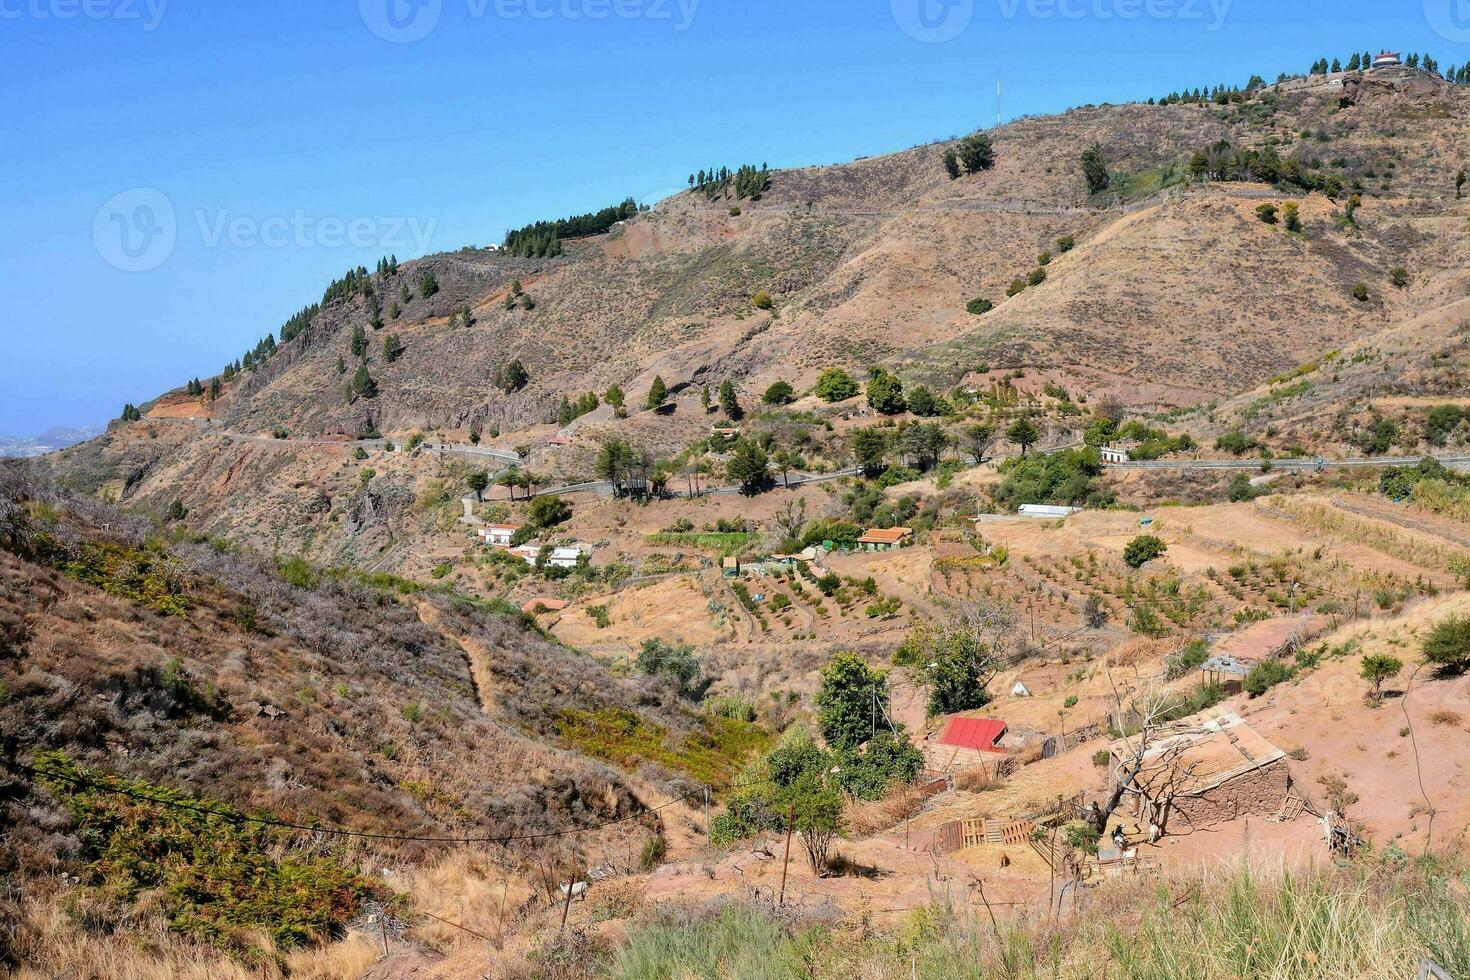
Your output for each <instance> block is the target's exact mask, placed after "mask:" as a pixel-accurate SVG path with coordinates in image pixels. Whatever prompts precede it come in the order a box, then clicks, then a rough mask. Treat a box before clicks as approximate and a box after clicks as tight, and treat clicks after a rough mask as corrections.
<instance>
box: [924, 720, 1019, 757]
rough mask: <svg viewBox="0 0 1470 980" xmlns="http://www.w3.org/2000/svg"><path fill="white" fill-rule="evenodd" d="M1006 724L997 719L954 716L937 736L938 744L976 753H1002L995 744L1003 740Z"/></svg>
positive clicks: (1003, 750)
mask: <svg viewBox="0 0 1470 980" xmlns="http://www.w3.org/2000/svg"><path fill="white" fill-rule="evenodd" d="M1006 730H1007V728H1006V723H1005V722H1003V721H1001V720H1000V719H998V718H961V717H959V716H955V717H953V718H951V719H950V720H949V723H948V724H946V725H945V726H944V731H943V732H941V733H940V734H939V744H940V745H948V746H951V747H953V748H959V749H974V750H975V751H977V752H1000V753H1004V752H1005V749H1002V748H1001V747H1000V746H999V745H998V744H997V743H998V742H1000V740H1001V739H1003V738H1005V734H1006Z"/></svg>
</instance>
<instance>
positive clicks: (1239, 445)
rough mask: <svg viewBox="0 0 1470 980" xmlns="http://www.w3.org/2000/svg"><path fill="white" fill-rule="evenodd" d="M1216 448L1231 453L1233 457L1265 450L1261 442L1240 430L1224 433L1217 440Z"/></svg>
mask: <svg viewBox="0 0 1470 980" xmlns="http://www.w3.org/2000/svg"><path fill="white" fill-rule="evenodd" d="M1215 448H1216V449H1218V450H1219V451H1221V452H1226V453H1229V454H1230V455H1232V456H1244V455H1245V454H1246V453H1249V452H1254V451H1255V450H1257V449H1261V448H1263V446H1262V443H1261V442H1260V441H1259V440H1257V439H1254V438H1252V437H1250V436H1248V435H1246V434H1245V433H1244V432H1241V431H1240V430H1239V429H1232V430H1231V431H1229V432H1225V433H1222V434H1221V435H1220V436H1219V437H1218V438H1217V439H1216V440H1215Z"/></svg>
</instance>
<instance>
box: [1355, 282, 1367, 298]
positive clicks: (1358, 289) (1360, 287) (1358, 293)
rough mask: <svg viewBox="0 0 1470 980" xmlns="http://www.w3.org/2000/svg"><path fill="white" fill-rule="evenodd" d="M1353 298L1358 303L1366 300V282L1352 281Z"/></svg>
mask: <svg viewBox="0 0 1470 980" xmlns="http://www.w3.org/2000/svg"><path fill="white" fill-rule="evenodd" d="M1353 299H1355V300H1357V301H1358V302H1359V303H1366V302H1368V284H1367V283H1366V282H1355V283H1353Z"/></svg>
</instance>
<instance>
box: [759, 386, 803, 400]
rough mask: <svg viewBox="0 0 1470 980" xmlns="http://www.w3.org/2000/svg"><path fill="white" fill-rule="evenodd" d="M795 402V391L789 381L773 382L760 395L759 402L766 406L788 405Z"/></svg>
mask: <svg viewBox="0 0 1470 980" xmlns="http://www.w3.org/2000/svg"><path fill="white" fill-rule="evenodd" d="M795 400H796V389H795V388H792V387H791V383H790V382H789V381H777V382H774V383H773V384H772V385H771V386H770V387H769V388H767V389H766V390H765V393H764V394H763V395H761V401H762V402H763V403H764V404H766V405H790V404H791V403H792V402H793V401H795Z"/></svg>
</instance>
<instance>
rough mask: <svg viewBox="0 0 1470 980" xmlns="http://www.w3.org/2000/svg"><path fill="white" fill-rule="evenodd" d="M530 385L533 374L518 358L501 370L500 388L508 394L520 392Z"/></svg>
mask: <svg viewBox="0 0 1470 980" xmlns="http://www.w3.org/2000/svg"><path fill="white" fill-rule="evenodd" d="M530 383H531V372H529V371H527V370H526V366H525V365H524V364H522V363H521V359H520V358H518V357H517V358H514V359H512V360H511V362H510V363H509V364H507V365H506V366H505V367H503V368H501V369H500V387H501V388H502V389H504V390H505V391H506V392H507V393H509V392H516V391H520V390H521V389H522V388H524V387H525V386H526V385H528V384H530Z"/></svg>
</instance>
